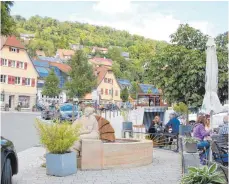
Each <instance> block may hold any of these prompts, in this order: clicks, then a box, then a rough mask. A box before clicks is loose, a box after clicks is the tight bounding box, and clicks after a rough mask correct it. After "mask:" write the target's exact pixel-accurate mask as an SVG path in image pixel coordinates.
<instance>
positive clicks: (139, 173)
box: [13, 147, 181, 184]
mask: <svg viewBox="0 0 229 184" xmlns="http://www.w3.org/2000/svg"><path fill="white" fill-rule="evenodd" d="M44 153H45V150H44V148H42V147H33V148H30V149H28V150H25V151H23V152H20V153H18V159H19V173H18V174H17V175H16V176H14V177H13V184H148V183H149V184H179V180H180V178H181V155H180V154H179V153H174V152H172V151H168V150H160V149H154V152H153V158H154V159H153V163H152V164H150V165H147V166H143V167H137V168H131V169H115V170H96V171H81V170H78V171H77V174H74V175H71V176H67V177H53V176H47V175H46V169H45V168H43V167H41V164H42V163H43V162H44V160H43V159H42V156H43V155H44Z"/></svg>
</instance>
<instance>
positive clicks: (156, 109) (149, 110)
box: [144, 106, 168, 112]
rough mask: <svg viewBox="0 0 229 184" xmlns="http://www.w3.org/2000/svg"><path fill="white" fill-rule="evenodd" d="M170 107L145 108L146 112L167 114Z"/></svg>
mask: <svg viewBox="0 0 229 184" xmlns="http://www.w3.org/2000/svg"><path fill="white" fill-rule="evenodd" d="M167 109H168V107H161V106H160V107H145V110H144V112H165V111H166V110H167Z"/></svg>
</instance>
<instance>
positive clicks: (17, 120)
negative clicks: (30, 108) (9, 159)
mask: <svg viewBox="0 0 229 184" xmlns="http://www.w3.org/2000/svg"><path fill="white" fill-rule="evenodd" d="M39 114H40V113H37V112H36V113H32V112H1V135H2V136H3V137H5V138H7V139H9V140H11V141H12V142H13V143H14V145H15V148H16V151H17V152H20V151H23V150H25V149H28V148H31V147H33V146H35V145H37V144H39V139H38V135H37V131H36V128H35V126H34V122H35V118H36V116H38V115H39Z"/></svg>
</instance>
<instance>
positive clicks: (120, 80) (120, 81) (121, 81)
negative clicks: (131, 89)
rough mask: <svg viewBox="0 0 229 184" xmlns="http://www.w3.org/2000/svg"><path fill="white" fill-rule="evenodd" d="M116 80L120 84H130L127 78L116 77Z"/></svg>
mask: <svg viewBox="0 0 229 184" xmlns="http://www.w3.org/2000/svg"><path fill="white" fill-rule="evenodd" d="M117 81H118V83H119V84H120V85H131V83H130V81H129V80H128V79H117Z"/></svg>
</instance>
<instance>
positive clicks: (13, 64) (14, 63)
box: [11, 60, 16, 68]
mask: <svg viewBox="0 0 229 184" xmlns="http://www.w3.org/2000/svg"><path fill="white" fill-rule="evenodd" d="M11 67H13V68H15V67H16V61H14V60H12V61H11Z"/></svg>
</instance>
